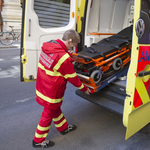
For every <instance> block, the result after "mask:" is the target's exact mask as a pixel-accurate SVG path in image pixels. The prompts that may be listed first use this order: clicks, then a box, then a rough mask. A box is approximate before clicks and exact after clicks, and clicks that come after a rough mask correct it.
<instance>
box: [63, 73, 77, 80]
mask: <svg viewBox="0 0 150 150" xmlns="http://www.w3.org/2000/svg"><path fill="white" fill-rule="evenodd" d="M76 76H77V74H76V72H75V73H73V74H66V75H65V76H64V77H65V79H67V78H74V77H76Z"/></svg>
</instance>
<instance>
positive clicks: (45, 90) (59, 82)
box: [36, 40, 87, 109]
mask: <svg viewBox="0 0 150 150" xmlns="http://www.w3.org/2000/svg"><path fill="white" fill-rule="evenodd" d="M72 62H73V60H72V58H71V54H70V53H69V52H68V51H67V48H66V46H65V44H64V43H63V42H62V41H60V40H56V41H53V42H46V43H43V46H42V52H41V54H40V58H39V64H38V72H37V81H36V101H37V102H38V103H39V104H40V105H42V106H45V107H49V108H50V109H57V108H58V107H60V106H61V104H62V100H63V96H64V92H65V89H66V84H67V81H69V82H70V83H71V84H73V85H74V86H76V87H77V88H79V89H80V90H81V91H82V92H85V91H86V90H87V87H86V86H84V85H83V84H82V82H81V81H80V79H79V78H78V77H77V75H76V72H75V70H74V68H73V64H72Z"/></svg>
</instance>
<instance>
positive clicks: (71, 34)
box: [62, 30, 80, 50]
mask: <svg viewBox="0 0 150 150" xmlns="http://www.w3.org/2000/svg"><path fill="white" fill-rule="evenodd" d="M62 40H63V41H64V43H65V45H66V47H67V49H68V50H70V49H72V48H73V47H76V46H77V44H78V43H80V36H79V34H78V33H77V32H76V31H74V30H67V31H66V32H65V33H64V34H63V37H62Z"/></svg>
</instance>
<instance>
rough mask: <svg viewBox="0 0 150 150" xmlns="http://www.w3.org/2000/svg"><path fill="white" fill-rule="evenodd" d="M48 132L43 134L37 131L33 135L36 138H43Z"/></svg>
mask: <svg viewBox="0 0 150 150" xmlns="http://www.w3.org/2000/svg"><path fill="white" fill-rule="evenodd" d="M47 134H48V133H44V134H38V133H35V137H36V138H45V137H46V136H47Z"/></svg>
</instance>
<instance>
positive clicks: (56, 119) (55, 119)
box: [53, 114, 64, 121]
mask: <svg viewBox="0 0 150 150" xmlns="http://www.w3.org/2000/svg"><path fill="white" fill-rule="evenodd" d="M63 116H64V115H63V114H61V115H60V116H59V117H58V118H53V121H59V120H60V119H61V118H62V117H63Z"/></svg>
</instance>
